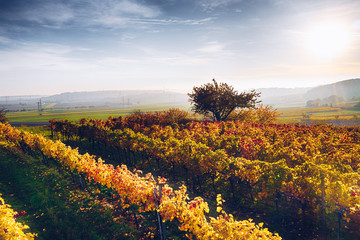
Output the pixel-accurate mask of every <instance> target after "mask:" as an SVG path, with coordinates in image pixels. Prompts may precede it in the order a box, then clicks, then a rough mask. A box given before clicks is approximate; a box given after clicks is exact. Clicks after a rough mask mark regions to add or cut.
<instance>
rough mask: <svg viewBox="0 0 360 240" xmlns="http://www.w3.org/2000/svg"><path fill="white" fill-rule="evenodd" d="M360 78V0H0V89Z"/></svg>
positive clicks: (53, 90) (252, 85) (43, 91)
mask: <svg viewBox="0 0 360 240" xmlns="http://www.w3.org/2000/svg"><path fill="white" fill-rule="evenodd" d="M359 77H360V1H357V0H340V1H339V0H319V1H310V0H294V1H290V0H254V1H245V0H199V1H187V0H177V1H175V0H86V1H85V0H60V1H55V0H51V1H44V0H29V1H26V2H25V1H21V0H13V1H0V83H1V88H0V96H19V95H53V94H59V93H63V92H83V91H104V90H165V91H174V92H181V93H187V92H190V91H191V89H192V87H193V86H199V85H202V84H204V83H207V82H210V81H211V79H213V78H215V79H216V80H217V81H219V82H226V83H228V84H231V85H233V86H234V87H235V88H236V89H237V90H240V91H242V90H247V89H257V88H269V87H279V88H294V87H315V86H319V85H324V84H330V83H334V82H338V81H342V80H346V79H353V78H359Z"/></svg>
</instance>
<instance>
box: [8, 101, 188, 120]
mask: <svg viewBox="0 0 360 240" xmlns="http://www.w3.org/2000/svg"><path fill="white" fill-rule="evenodd" d="M174 107H178V108H180V109H184V110H189V107H188V106H183V105H175V106H166V105H163V106H162V105H158V106H157V105H155V106H137V107H136V108H115V109H104V108H94V109H53V110H46V109H45V111H43V112H42V115H39V112H38V111H24V112H9V113H7V114H6V116H7V117H8V118H9V121H10V122H48V121H49V120H50V119H54V118H55V119H68V120H70V121H79V120H80V119H81V118H93V119H107V118H108V117H109V116H111V115H112V116H114V117H119V116H125V115H128V114H130V113H132V112H134V111H135V110H136V109H141V111H145V112H146V111H162V110H167V109H169V108H174Z"/></svg>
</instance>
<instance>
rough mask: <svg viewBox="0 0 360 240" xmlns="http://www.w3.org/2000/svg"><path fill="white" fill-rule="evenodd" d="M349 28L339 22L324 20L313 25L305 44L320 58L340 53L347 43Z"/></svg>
mask: <svg viewBox="0 0 360 240" xmlns="http://www.w3.org/2000/svg"><path fill="white" fill-rule="evenodd" d="M349 35H350V34H349V30H348V29H347V28H346V26H345V25H343V24H341V23H339V22H325V23H322V24H318V25H316V26H315V27H313V28H312V29H311V30H310V31H309V32H308V34H307V39H306V46H307V48H308V49H309V51H310V52H311V53H312V54H314V55H316V56H318V57H321V58H332V57H336V56H337V55H339V54H341V53H342V52H343V51H345V50H346V48H347V47H348V45H349Z"/></svg>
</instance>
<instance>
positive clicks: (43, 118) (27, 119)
mask: <svg viewBox="0 0 360 240" xmlns="http://www.w3.org/2000/svg"><path fill="white" fill-rule="evenodd" d="M169 108H179V109H181V110H185V111H190V107H189V106H188V105H172V106H170V105H157V106H142V107H139V108H71V109H52V108H45V109H44V110H43V112H42V113H41V115H40V114H39V112H38V111H18V112H8V113H7V114H6V116H7V118H8V119H9V122H11V123H47V122H49V120H51V119H68V120H70V121H79V120H80V119H81V118H92V119H107V118H108V117H109V116H113V117H119V116H125V115H128V114H131V113H133V112H134V111H136V110H141V111H144V112H148V111H162V110H168V109H169ZM277 111H278V112H279V113H280V116H279V117H278V122H279V123H302V122H304V120H306V121H309V120H312V121H333V120H344V121H352V120H358V119H360V108H341V107H316V108H305V107H290V106H289V107H288V108H285V107H284V106H282V107H281V108H279V109H277Z"/></svg>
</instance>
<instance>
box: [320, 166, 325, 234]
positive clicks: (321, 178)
mask: <svg viewBox="0 0 360 240" xmlns="http://www.w3.org/2000/svg"><path fill="white" fill-rule="evenodd" d="M324 178H325V177H324V175H323V173H322V172H320V187H321V215H322V216H321V218H322V219H321V220H322V229H321V235H322V236H321V237H322V239H326V206H325V180H324Z"/></svg>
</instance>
